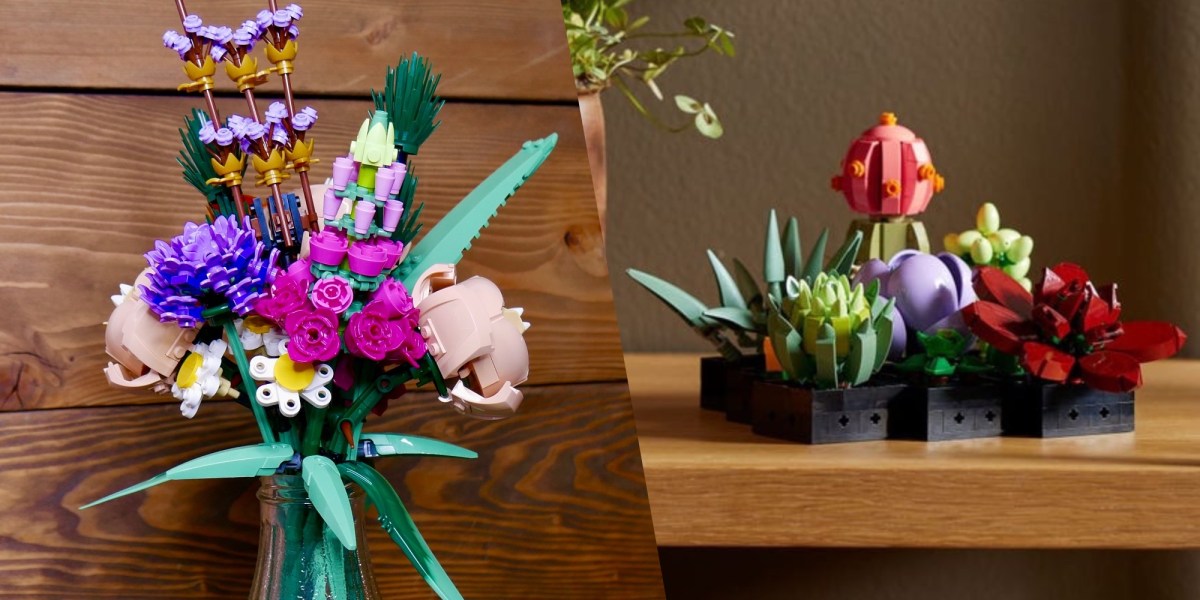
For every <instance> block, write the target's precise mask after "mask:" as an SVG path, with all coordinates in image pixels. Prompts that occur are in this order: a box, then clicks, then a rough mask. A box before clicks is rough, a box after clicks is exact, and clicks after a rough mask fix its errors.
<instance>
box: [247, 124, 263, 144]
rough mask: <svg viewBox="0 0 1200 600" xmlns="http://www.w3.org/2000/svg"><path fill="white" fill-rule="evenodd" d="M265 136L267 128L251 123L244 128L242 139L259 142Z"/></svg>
mask: <svg viewBox="0 0 1200 600" xmlns="http://www.w3.org/2000/svg"><path fill="white" fill-rule="evenodd" d="M265 135H267V128H266V127H264V126H263V124H262V123H256V122H254V121H251V122H250V124H249V125H247V126H246V132H245V134H244V137H246V138H249V139H252V140H261V139H262V138H263V136H265Z"/></svg>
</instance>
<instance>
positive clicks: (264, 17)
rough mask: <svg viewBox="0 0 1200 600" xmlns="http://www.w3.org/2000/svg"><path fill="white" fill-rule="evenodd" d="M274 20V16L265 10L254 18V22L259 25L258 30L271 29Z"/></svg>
mask: <svg viewBox="0 0 1200 600" xmlns="http://www.w3.org/2000/svg"><path fill="white" fill-rule="evenodd" d="M273 20H274V15H272V14H271V11H269V10H267V9H265V8H264V9H263V10H260V11H258V14H257V15H255V17H254V22H255V23H256V24H257V25H258V28H259V29H260V30H262V29H266V28H268V27H270V26H271V21H273Z"/></svg>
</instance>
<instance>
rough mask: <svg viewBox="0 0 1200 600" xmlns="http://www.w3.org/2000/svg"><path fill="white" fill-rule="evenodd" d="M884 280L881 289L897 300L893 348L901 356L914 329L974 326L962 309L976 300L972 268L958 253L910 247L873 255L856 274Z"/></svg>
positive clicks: (894, 354)
mask: <svg viewBox="0 0 1200 600" xmlns="http://www.w3.org/2000/svg"><path fill="white" fill-rule="evenodd" d="M875 280H878V281H879V294H880V295H881V296H883V297H884V298H893V299H895V300H896V310H895V313H894V316H893V318H894V323H895V326H894V327H893V329H892V348H891V352H890V353H889V355H890V356H891V357H892V358H893V359H895V358H899V357H901V356H903V355H904V353H905V349H906V347H907V344H908V340H909V336H910V334H911V335H913V336H914V339H915V332H917V331H920V332H924V333H928V334H932V333H935V332H937V331H938V330H939V329H953V330H955V331H958V332H959V333H961V334H962V335H963V336H965V337H968V338H969V337H970V336H971V332H970V330H969V329H968V328H967V326H966V324H965V323H963V320H962V316H961V315H960V314H959V311H960V310H962V308H963V307H965V306H967V305H969V304H971V303H973V302H975V300H976V296H975V288H974V287H973V286H972V284H971V268H970V267H969V266H967V263H965V262H963V260H962V259H961V258H959V257H957V256H955V255H953V254H950V253H947V252H942V253H940V254H937V255H936V256H935V255H931V254H924V253H921V252H917V251H916V250H904V251H901V252H897V253H896V255H895V256H893V257H892V259H891V260H889V261H888V262H886V263H885V262H883V261H881V260H879V259H872V260H870V261H868V262H867V263H866V264H864V265H863V266H862V268H861V269H859V271H858V274H857V275H855V276H854V282H855V283H860V282H861V283H863V284H864V285H865V284H867V283H870V282H871V281H875Z"/></svg>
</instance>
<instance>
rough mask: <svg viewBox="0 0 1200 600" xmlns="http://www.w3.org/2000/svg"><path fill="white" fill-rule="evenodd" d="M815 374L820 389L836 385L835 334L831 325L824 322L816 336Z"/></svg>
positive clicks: (831, 387)
mask: <svg viewBox="0 0 1200 600" xmlns="http://www.w3.org/2000/svg"><path fill="white" fill-rule="evenodd" d="M816 346H817V352H816V356H815V357H814V358H815V359H816V363H817V374H816V384H817V387H818V388H821V389H833V388H836V387H837V386H838V383H839V381H838V359H837V334H836V333H835V332H834V330H833V326H831V325H830V324H829V323H825V324H824V325H822V326H821V333H820V334H819V335H818V336H817V344H816Z"/></svg>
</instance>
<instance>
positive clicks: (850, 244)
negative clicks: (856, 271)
mask: <svg viewBox="0 0 1200 600" xmlns="http://www.w3.org/2000/svg"><path fill="white" fill-rule="evenodd" d="M862 240H863V234H862V232H861V231H855V232H854V233H852V234H850V236H849V237H847V238H846V241H845V242H844V243H843V244H842V247H841V248H838V250H837V252H835V253H834V255H833V258H831V259H830V260H829V264H828V266H826V268H825V270H826V271H831V272H834V273H837V274H839V275H849V274H850V269H852V268H853V267H854V258H855V257H856V256H858V248H859V247H860V246H861V245H862Z"/></svg>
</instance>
